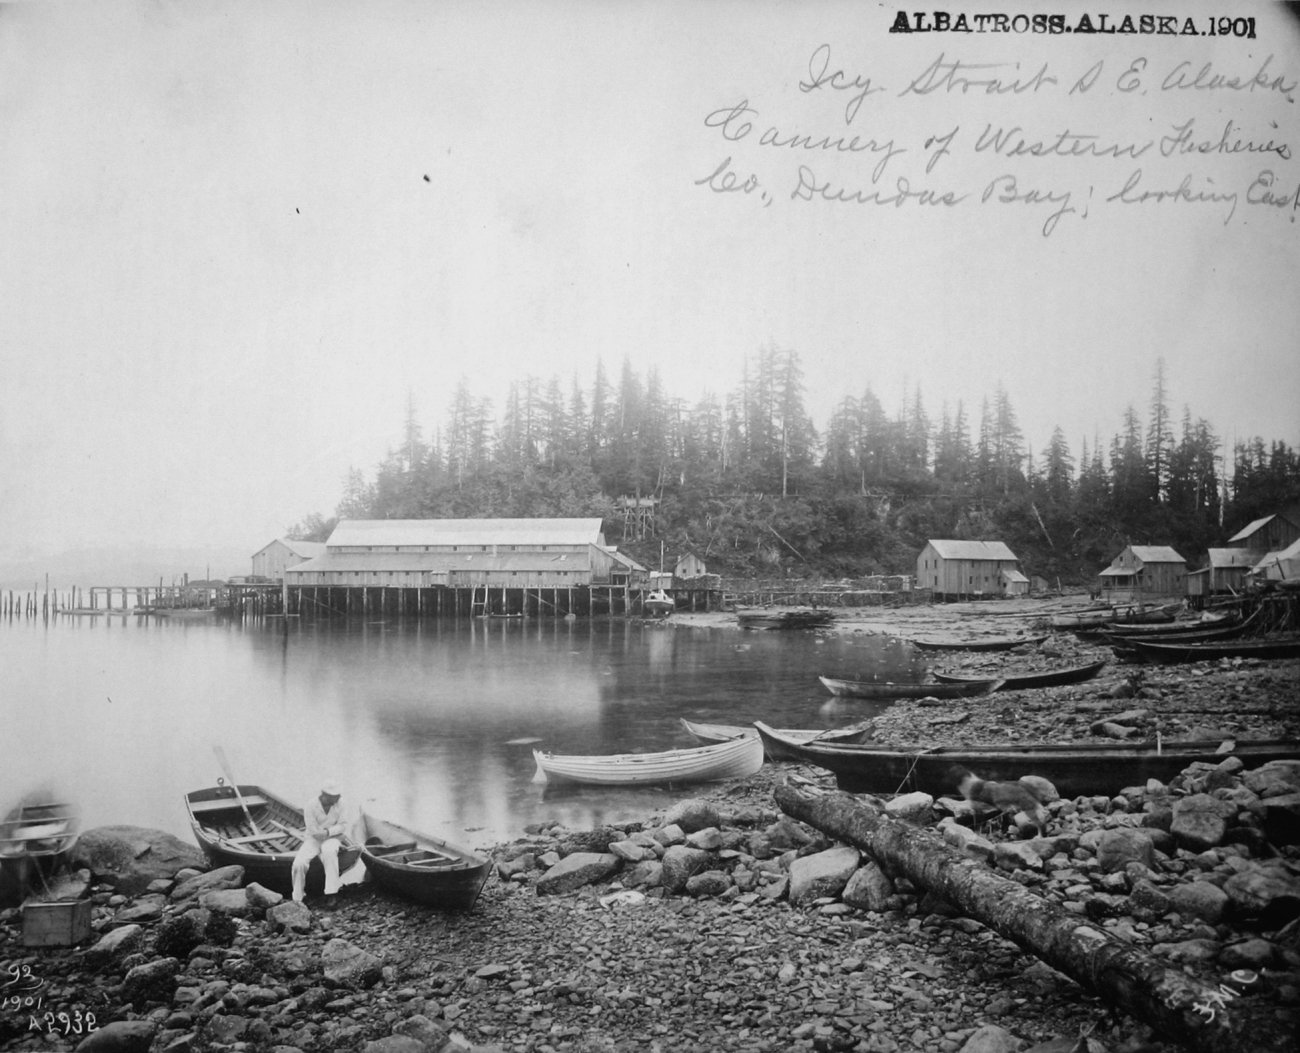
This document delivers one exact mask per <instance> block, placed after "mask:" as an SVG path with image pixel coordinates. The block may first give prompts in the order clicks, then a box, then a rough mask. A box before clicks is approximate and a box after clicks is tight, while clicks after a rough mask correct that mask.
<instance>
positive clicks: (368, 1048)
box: [361, 1035, 437, 1053]
mask: <svg viewBox="0 0 1300 1053" xmlns="http://www.w3.org/2000/svg"><path fill="white" fill-rule="evenodd" d="M430 1048H435V1049H436V1048H437V1047H429V1046H426V1045H425V1044H424V1043H423V1042H421V1041H420V1040H419V1039H416V1038H411V1037H410V1036H408V1035H388V1036H387V1037H386V1038H377V1039H375V1041H373V1042H367V1043H366V1044H365V1045H364V1046H362V1047H361V1053H429V1049H430Z"/></svg>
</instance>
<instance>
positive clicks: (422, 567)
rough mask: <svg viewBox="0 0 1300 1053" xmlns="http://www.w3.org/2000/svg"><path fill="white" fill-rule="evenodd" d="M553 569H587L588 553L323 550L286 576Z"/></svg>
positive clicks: (290, 569)
mask: <svg viewBox="0 0 1300 1053" xmlns="http://www.w3.org/2000/svg"><path fill="white" fill-rule="evenodd" d="M503 570H504V571H512V570H513V571H533V572H543V571H557V570H569V571H576V572H579V573H586V572H588V571H590V570H591V559H590V558H589V552H587V551H583V552H503V553H500V554H498V555H493V554H492V553H490V552H327V553H325V555H323V556H317V557H316V558H315V559H311V560H308V561H307V562H306V563H299V564H298V565H297V566H293V567H289V568H288V569H287V570H286V571H285V573H286V574H288V575H294V574H308V573H316V572H319V571H328V572H343V573H353V572H358V573H362V574H371V573H384V572H386V571H395V572H398V573H406V574H412V573H422V572H425V571H428V572H430V573H433V574H445V573H447V572H449V571H466V572H469V573H480V572H481V573H488V572H491V571H503Z"/></svg>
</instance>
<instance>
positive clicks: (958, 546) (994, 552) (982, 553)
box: [929, 538, 1016, 562]
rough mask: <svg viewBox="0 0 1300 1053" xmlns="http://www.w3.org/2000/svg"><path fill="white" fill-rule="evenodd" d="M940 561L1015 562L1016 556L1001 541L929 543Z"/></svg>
mask: <svg viewBox="0 0 1300 1053" xmlns="http://www.w3.org/2000/svg"><path fill="white" fill-rule="evenodd" d="M929 544H930V546H931V547H932V548H933V549H934V550H935V551H936V552H937V553H939V557H940V558H941V559H995V560H1011V561H1013V562H1014V561H1015V559H1016V554H1015V553H1014V552H1012V551H1011V549H1009V548H1007V546H1006V545H1005V544H1004V543H1003V542H1001V541H935V540H934V539H933V538H931V539H930V541H929Z"/></svg>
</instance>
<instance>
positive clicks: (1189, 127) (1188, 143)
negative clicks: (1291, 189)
mask: <svg viewBox="0 0 1300 1053" xmlns="http://www.w3.org/2000/svg"><path fill="white" fill-rule="evenodd" d="M1195 125H1196V118H1195V117H1189V118H1188V119H1187V120H1186V121H1184V122H1183V123H1182V124H1175V125H1174V134H1173V135H1166V136H1164V137H1163V138H1162V139H1161V140H1160V153H1161V155H1162V156H1164V157H1173V156H1174V155H1175V154H1191V153H1197V154H1239V153H1243V152H1245V153H1252V154H1277V155H1278V157H1280V158H1282V160H1283V161H1289V160H1291V146H1290V144H1288V143H1275V142H1273V140H1272V139H1270V140H1269V141H1268V142H1266V143H1257V142H1254V141H1253V140H1250V139H1246V140H1242V139H1233V140H1232V142H1228V137H1229V136H1230V135H1231V134H1232V121H1228V123H1227V124H1225V125H1224V126H1223V134H1222V135H1221V136H1219V138H1218V141H1214V140H1211V139H1202V140H1201V141H1200V142H1196V141H1194V140H1193V138H1192V136H1193V134H1194V128H1195Z"/></svg>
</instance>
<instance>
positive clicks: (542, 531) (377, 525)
mask: <svg viewBox="0 0 1300 1053" xmlns="http://www.w3.org/2000/svg"><path fill="white" fill-rule="evenodd" d="M600 523H601V521H600V520H599V519H344V520H342V521H341V522H340V523H339V525H338V526H336V527H335V528H334V533H332V534H331V535H330V539H329V541H328V542H327V544H328V545H329V547H330V548H336V547H340V546H347V545H359V546H366V545H598V544H600V542H601V533H600Z"/></svg>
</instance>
